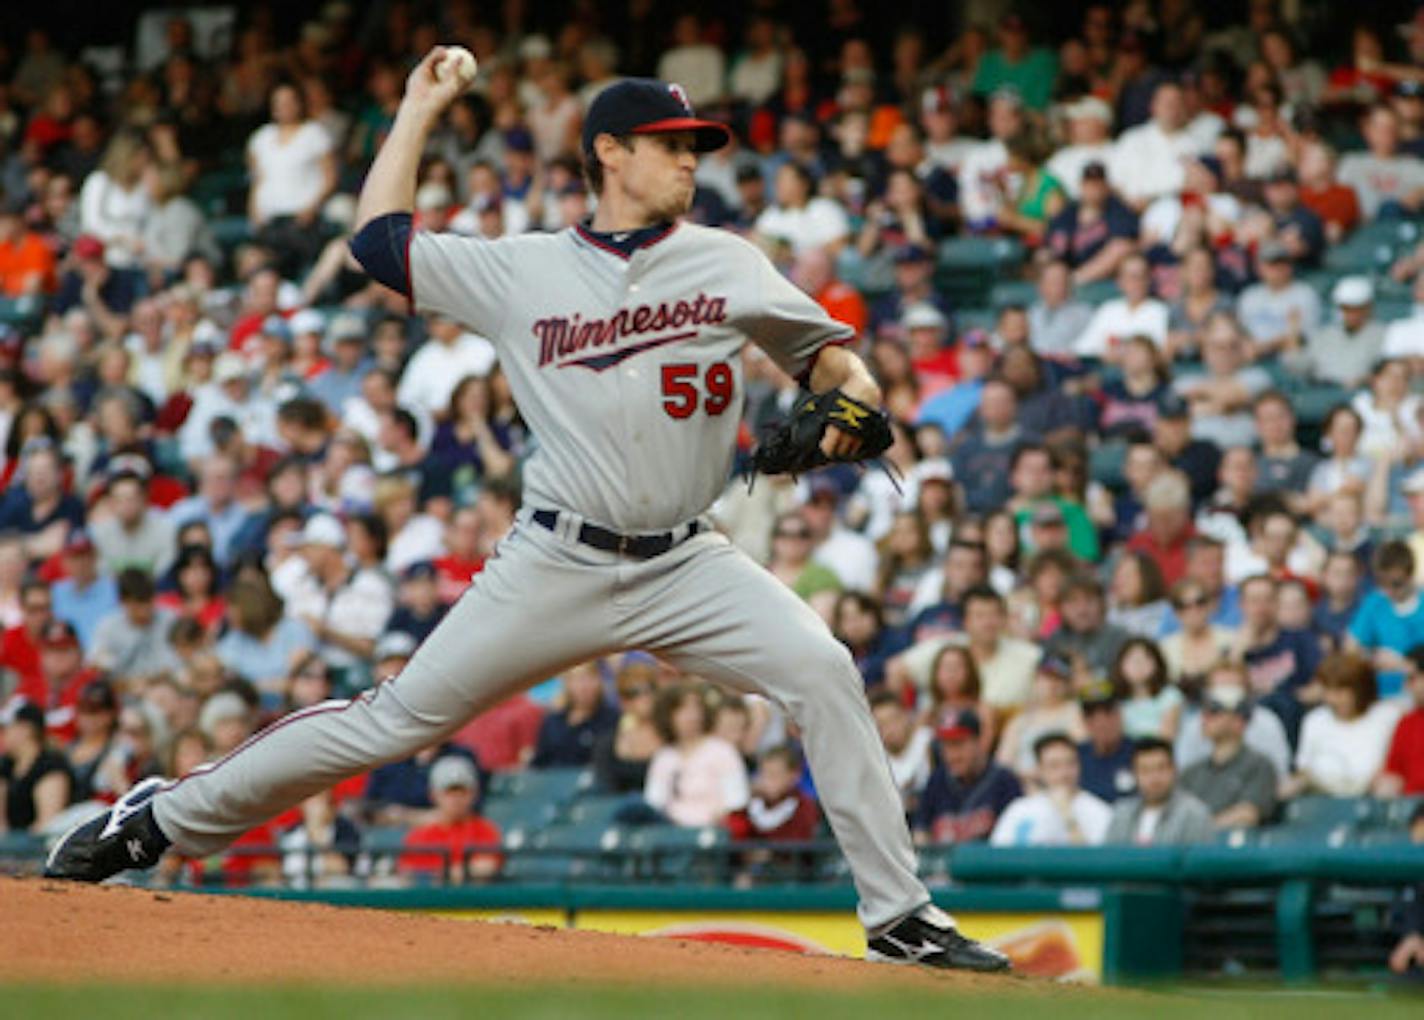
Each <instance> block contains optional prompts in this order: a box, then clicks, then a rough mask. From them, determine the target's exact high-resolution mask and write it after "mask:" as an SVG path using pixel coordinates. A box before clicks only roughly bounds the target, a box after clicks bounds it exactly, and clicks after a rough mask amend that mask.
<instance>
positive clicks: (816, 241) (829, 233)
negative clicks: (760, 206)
mask: <svg viewBox="0 0 1424 1020" xmlns="http://www.w3.org/2000/svg"><path fill="white" fill-rule="evenodd" d="M756 232H757V233H758V234H764V235H766V236H767V237H774V238H778V239H780V240H784V241H786V242H788V243H789V244H790V245H791V250H792V251H794V252H795V253H796V254H798V255H799V254H801V253H802V252H805V251H809V250H810V249H812V248H822V247H824V246H826V245H828V244H831V243H833V242H835V241H839V240H841V239H842V238H844V237H848V236H849V235H850V220H848V219H846V214H845V210H843V209H842V208H841V207H840V205H839V204H838V203H836V202H833V201H831V200H830V199H829V198H821V197H820V196H819V195H818V196H816V197H815V198H812V199H811V200H810V201H809V202H807V203H806V204H805V205H804V206H802V207H801V208H800V209H787V208H785V207H783V206H775V205H774V206H768V207H767V208H766V209H764V210H762V214H761V215H760V216H758V217H757V221H756Z"/></svg>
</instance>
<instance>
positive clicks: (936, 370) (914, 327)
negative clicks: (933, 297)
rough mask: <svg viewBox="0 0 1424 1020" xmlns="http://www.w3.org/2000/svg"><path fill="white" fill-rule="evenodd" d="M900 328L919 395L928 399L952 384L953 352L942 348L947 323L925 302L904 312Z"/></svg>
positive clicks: (919, 302)
mask: <svg viewBox="0 0 1424 1020" xmlns="http://www.w3.org/2000/svg"><path fill="white" fill-rule="evenodd" d="M900 328H901V329H902V330H904V333H905V338H906V339H907V340H908V341H909V348H910V359H911V361H913V362H914V366H915V377H916V378H917V379H918V380H919V382H920V394H921V396H930V395H932V394H935V393H938V392H939V391H940V390H943V389H948V388H949V387H950V386H953V385H954V380H955V377H956V374H957V373H956V372H955V368H954V352H953V351H951V350H949V349H948V348H946V347H945V346H944V341H945V336H946V334H947V333H948V331H949V320H947V319H946V318H945V317H944V313H943V312H941V311H940V310H939V309H938V308H936V307H935V306H934V305H932V304H930V303H929V302H928V301H918V302H916V303H915V304H913V305H911V306H910V307H909V308H907V309H905V314H904V316H903V317H902V318H901V319H900Z"/></svg>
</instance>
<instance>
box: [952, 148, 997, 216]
mask: <svg viewBox="0 0 1424 1020" xmlns="http://www.w3.org/2000/svg"><path fill="white" fill-rule="evenodd" d="M1008 161H1009V150H1008V149H1007V148H1006V147H1005V146H1004V143H1003V142H1001V141H999V140H998V139H997V138H991V139H990V140H989V141H987V142H980V143H979V144H978V145H976V146H975V147H974V148H973V149H971V150H970V151H969V153H968V154H967V155H966V156H965V157H964V162H962V163H960V164H959V211H960V213H961V214H962V215H963V217H964V222H965V223H968V224H970V225H971V226H973V225H981V224H987V223H989V222H991V221H992V220H993V219H994V214H995V213H997V212H998V210H999V203H1000V201H1002V199H1003V196H1004V187H1003V182H1002V181H1001V180H1000V178H1001V176H1002V175H1003V170H1004V166H1005V165H1006V164H1007V163H1008Z"/></svg>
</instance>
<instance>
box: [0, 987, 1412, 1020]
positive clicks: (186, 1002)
mask: <svg viewBox="0 0 1424 1020" xmlns="http://www.w3.org/2000/svg"><path fill="white" fill-rule="evenodd" d="M1365 1010H1368V1015H1369V1017H1370V1020H1394V1018H1396V1017H1398V1018H1400V1020H1403V1018H1405V1017H1418V1016H1420V1015H1421V1013H1424V1004H1421V1002H1420V1000H1419V999H1417V998H1415V999H1413V1001H1409V1000H1405V999H1398V998H1389V997H1386V996H1384V995H1378V994H1371V993H1366V992H1362V993H1348V992H1331V991H1328V990H1327V991H1317V992H1302V993H1291V992H1263V993H1249V992H1239V991H1234V992H1232V991H1227V992H1215V991H1189V992H1126V993H1122V994H1114V993H1112V992H1108V993H1105V994H1102V995H1099V994H1098V993H1096V992H1095V991H1093V990H1087V989H1073V988H1068V989H1063V990H1062V991H1061V992H1049V993H1047V994H1045V993H1044V992H1043V991H1037V992H1024V991H1023V990H1017V989H1012V988H1005V990H1004V993H1003V994H992V995H991V994H982V993H981V994H975V993H970V994H940V993H936V992H934V991H933V990H925V989H903V990H897V991H894V992H891V993H883V992H882V993H870V994H851V993H844V992H840V993H831V992H821V991H811V990H799V989H785V988H777V989H755V988H745V989H732V990H728V989H718V988H707V989H675V988H667V989H647V990H642V989H636V988H627V987H599V986H595V985H577V984H570V985H564V986H561V987H549V986H544V987H538V988H532V987H531V988H508V987H504V988H490V987H481V986H477V985H464V986H454V987H436V988H331V987H313V986H282V987H271V988H250V987H222V986H208V987H191V986H190V987H149V986H135V985H128V986H99V985H90V986H74V987H54V986H42V985H14V986H0V1018H3V1020H10V1018H16V1020H20V1018H23V1020H52V1018H53V1020H64V1018H68V1017H76V1018H78V1017H98V1018H102V1020H156V1018H163V1017H180V1018H182V1020H322V1018H327V1017H330V1018H332V1020H402V1018H406V1017H409V1018H412V1020H415V1018H419V1020H470V1018H484V1017H489V1018H494V1020H570V1018H584V1017H589V1018H595V1020H630V1018H634V1017H658V1018H664V1017H666V1018H675V1020H752V1018H761V1017H767V1018H772V1017H774V1018H777V1020H782V1018H788V1020H800V1018H805V1020H840V1018H846V1020H850V1018H856V1020H861V1018H865V1017H873V1018H879V1020H889V1018H891V1017H895V1018H904V1020H929V1018H931V1017H941V1016H962V1017H965V1018H968V1020H1029V1018H1032V1017H1040V1016H1042V1017H1053V1018H1054V1020H1059V1018H1068V1020H1075V1018H1083V1020H1090V1018H1091V1020H1116V1018H1119V1017H1150V1018H1151V1020H1159V1018H1166V1020H1175V1018H1178V1017H1180V1018H1182V1020H1207V1018H1209V1020H1277V1018H1278V1020H1314V1018H1316V1017H1321V1018H1325V1017H1339V1016H1345V1015H1348V1014H1350V1013H1362V1012H1364V1011H1365Z"/></svg>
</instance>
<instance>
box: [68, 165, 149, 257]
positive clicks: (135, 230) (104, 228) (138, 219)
mask: <svg viewBox="0 0 1424 1020" xmlns="http://www.w3.org/2000/svg"><path fill="white" fill-rule="evenodd" d="M152 211H153V203H152V202H150V201H149V198H148V189H147V188H145V187H144V186H143V185H142V184H135V185H134V186H133V187H132V188H129V189H128V190H124V189H123V188H122V187H120V186H119V184H118V182H117V181H115V180H114V179H113V178H112V177H110V176H109V175H108V174H106V173H105V172H104V171H102V170H95V171H94V172H93V173H92V174H90V175H89V176H88V178H86V179H85V181H84V187H83V188H81V189H80V191H79V225H80V229H81V230H83V232H84V233H86V234H93V235H94V236H95V237H97V238H98V239H99V240H101V241H103V242H104V261H105V262H106V263H108V264H109V265H110V266H113V267H114V268H115V269H127V268H129V267H131V266H135V265H137V264H138V245H137V242H138V241H139V240H141V238H142V237H143V231H144V226H145V225H146V223H147V221H148V218H149V216H150V215H151V214H152Z"/></svg>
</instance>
